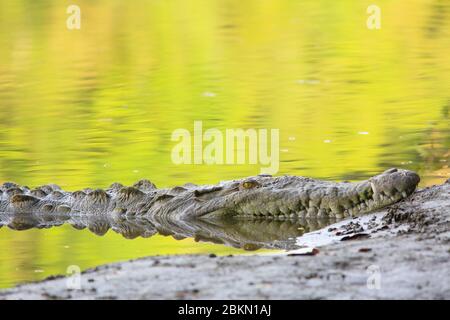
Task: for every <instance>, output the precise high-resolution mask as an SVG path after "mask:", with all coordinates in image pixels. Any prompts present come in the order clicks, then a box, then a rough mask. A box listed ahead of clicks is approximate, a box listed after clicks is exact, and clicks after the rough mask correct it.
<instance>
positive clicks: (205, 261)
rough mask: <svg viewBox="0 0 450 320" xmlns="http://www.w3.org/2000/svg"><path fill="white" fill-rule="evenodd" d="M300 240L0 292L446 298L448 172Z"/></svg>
mask: <svg viewBox="0 0 450 320" xmlns="http://www.w3.org/2000/svg"><path fill="white" fill-rule="evenodd" d="M316 239H320V241H321V243H319V242H320V241H319V242H317V243H315V241H316ZM298 241H304V242H305V244H308V245H310V246H314V244H316V246H315V247H316V249H314V250H312V249H311V248H310V249H305V250H299V251H294V252H290V253H289V252H288V253H285V254H274V255H242V256H220V257H216V256H214V255H212V256H207V255H183V256H161V257H148V258H143V259H138V260H134V261H126V262H120V263H114V264H109V265H104V266H99V267H97V268H94V269H90V270H86V271H84V272H83V273H82V274H81V275H80V277H79V279H80V281H81V282H80V284H81V285H80V288H79V289H73V288H72V289H71V287H73V283H74V278H66V277H52V278H51V279H47V280H44V281H40V282H36V283H30V284H25V285H20V286H17V287H15V288H12V289H8V290H3V291H0V299H354V298H363V299H371V298H388V299H450V274H449V270H450V259H449V257H450V245H449V244H450V183H449V182H447V183H445V184H443V185H440V186H434V187H431V188H427V189H424V190H421V191H419V192H416V193H415V194H414V195H413V196H412V197H410V198H409V199H407V200H404V201H402V202H401V203H399V204H396V205H394V206H392V207H390V208H389V209H388V210H385V211H382V212H379V213H376V214H374V215H371V216H366V217H362V218H357V219H352V220H350V221H345V222H341V223H339V224H336V225H334V226H333V225H332V226H329V227H327V228H325V229H322V230H320V231H317V232H314V233H313V234H310V235H307V236H306V237H301V238H299V240H298ZM75 280H76V279H75Z"/></svg>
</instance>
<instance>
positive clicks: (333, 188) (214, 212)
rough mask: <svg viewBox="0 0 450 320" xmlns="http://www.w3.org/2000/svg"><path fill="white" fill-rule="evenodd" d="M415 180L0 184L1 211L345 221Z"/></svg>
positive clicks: (395, 196)
mask: <svg viewBox="0 0 450 320" xmlns="http://www.w3.org/2000/svg"><path fill="white" fill-rule="evenodd" d="M419 181H420V177H419V175H418V174H417V173H415V172H413V171H409V170H405V169H396V168H392V169H388V170H386V171H384V172H382V173H381V174H378V175H375V176H373V177H371V178H369V179H367V180H364V181H361V182H347V181H345V182H332V181H324V180H318V179H312V178H307V177H300V176H279V177H272V176H270V175H258V176H252V177H248V178H243V179H238V180H231V181H222V182H220V183H218V184H215V185H195V184H192V183H187V184H185V185H182V186H176V187H173V188H162V189H158V188H156V186H155V185H154V184H153V183H152V182H150V181H149V180H140V181H138V182H136V183H135V184H134V185H132V186H124V185H122V184H120V183H113V184H112V185H111V186H110V187H109V188H107V189H105V190H103V189H90V188H87V189H84V190H79V191H74V192H68V191H63V190H62V189H61V188H60V187H59V186H57V185H54V184H49V185H44V186H40V187H37V188H34V189H30V188H28V187H26V186H20V185H17V184H15V183H11V182H6V183H4V184H3V185H2V186H1V187H0V212H3V213H9V214H13V215H17V214H23V213H41V214H66V215H110V216H138V217H139V216H144V217H150V218H152V219H158V220H163V221H164V220H183V219H184V220H186V219H197V218H198V219H213V218H217V217H237V218H244V219H245V218H247V219H272V220H285V219H299V218H346V217H353V216H358V215H361V214H365V213H368V212H371V211H375V210H378V209H381V208H383V207H386V206H388V205H391V204H393V203H396V202H398V201H400V200H402V199H404V198H406V197H408V196H409V195H411V194H412V193H413V192H414V190H415V189H416V187H417V185H418V183H419Z"/></svg>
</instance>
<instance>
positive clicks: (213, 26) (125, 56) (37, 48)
mask: <svg viewBox="0 0 450 320" xmlns="http://www.w3.org/2000/svg"><path fill="white" fill-rule="evenodd" d="M372 3H373V1H365V0H363V1H358V2H355V1H350V0H348V1H347V0H345V1H326V0H320V1H299V0H295V1H294V0H285V1H283V0H271V1H269V0H258V1H256V0H250V1H237V0H224V1H206V0H192V1H183V0H177V1H161V0H154V1H152V0H147V1H145V0H137V1H119V0H115V1H107V0H98V1H88V0H84V1H83V0H78V1H76V4H77V5H79V6H80V8H81V12H82V25H81V30H68V29H67V28H66V18H67V16H68V15H67V14H66V8H67V6H68V5H69V4H72V2H68V1H56V0H46V1H39V2H36V1H31V0H23V1H0V30H1V32H0V182H3V181H15V182H17V183H20V184H24V185H30V186H36V185H40V184H45V183H49V182H53V183H57V184H59V185H61V186H62V187H64V188H66V189H69V190H75V189H78V188H82V187H86V186H91V187H105V186H107V185H109V184H110V183H111V182H114V181H120V182H122V183H124V184H131V183H133V182H135V181H136V180H139V179H140V178H142V177H145V178H148V179H150V180H152V181H153V182H154V183H155V184H156V185H157V186H161V187H163V186H173V185H176V184H180V183H185V182H195V183H214V182H217V181H219V180H223V179H232V178H235V177H241V176H247V175H253V174H257V173H259V169H260V166H259V165H241V166H236V165H222V166H219V165H212V166H211V165H209V166H208V165H179V166H177V165H174V164H173V163H172V162H171V157H170V151H171V148H172V147H173V142H172V141H171V140H170V136H171V133H172V131H173V130H175V129H177V128H186V129H189V130H192V126H193V122H194V121H195V120H202V121H203V124H204V127H206V128H218V129H220V130H225V129H226V128H255V129H259V128H267V129H270V128H279V129H280V161H281V162H280V171H279V174H295V175H305V176H312V177H317V178H327V179H337V180H341V179H350V180H358V179H363V178H366V177H368V176H370V175H373V174H375V173H377V172H380V171H382V170H384V169H386V168H389V167H403V168H408V169H413V170H416V171H418V172H419V173H420V174H421V176H422V185H427V184H431V183H437V182H442V181H444V180H445V179H446V178H448V177H449V173H450V170H449V168H448V163H449V161H450V160H449V158H450V154H449V150H450V148H449V146H450V134H449V131H450V128H449V123H450V122H449V109H450V60H449V59H448V57H449V56H450V41H449V38H450V16H449V15H450V3H449V2H448V1H445V0H435V1H433V0H413V1H392V0H379V1H377V5H379V6H380V8H381V10H382V27H381V29H380V30H369V29H367V27H366V19H367V17H368V15H367V13H366V9H367V7H368V6H369V5H370V4H372ZM69 234H70V237H72V236H73V232H69V231H67V230H66V229H65V228H60V229H58V230H57V229H52V230H47V231H45V232H43V231H38V230H33V231H26V232H13V231H9V230H7V229H6V228H2V229H0V254H1V256H0V258H1V263H0V271H1V273H0V286H5V285H6V284H8V285H10V284H11V283H12V281H9V282H8V281H7V280H5V279H8V278H14V279H20V280H24V279H37V278H40V277H42V276H43V275H41V274H40V273H39V272H38V273H32V270H33V268H34V267H35V266H39V265H40V264H42V263H44V264H45V265H46V266H48V269H51V270H52V272H63V270H65V266H66V265H67V263H70V261H71V259H74V260H76V259H78V260H79V261H82V263H81V264H82V265H83V266H91V265H93V264H96V263H99V262H109V261H114V260H119V259H122V258H123V259H125V258H130V257H138V256H141V255H144V254H156V253H160V254H166V253H183V252H212V251H214V252H216V251H217V252H219V251H220V252H231V251H233V250H231V249H225V248H222V247H220V248H219V247H216V246H212V245H206V244H205V245H202V246H198V245H194V244H192V242H191V241H190V240H185V241H184V242H175V241H172V242H171V240H169V239H168V238H157V237H154V238H152V239H138V240H132V241H130V240H128V241H127V240H122V239H121V238H120V237H119V236H118V235H108V236H107V237H104V238H99V237H96V238H92V236H86V235H82V234H84V233H81V232H80V235H79V238H78V239H76V241H75V240H74V239H67V238H65V237H66V236H68V235H69ZM75 242H76V246H78V247H79V248H80V251H71V250H67V249H64V248H63V246H64V245H65V244H66V243H69V244H68V245H71V246H72V248H73V246H74V243H75ZM100 242H101V244H100ZM83 248H84V249H83ZM96 248H99V249H98V251H95V250H97V249H96ZM100 248H101V249H100ZM117 248H120V251H118V250H117ZM154 248H158V249H154ZM227 250H229V251H227ZM74 255H76V259H75V258H73V257H74ZM65 256H66V257H67V258H62V257H65ZM70 257H72V258H70ZM78 260H77V261H78ZM83 261H84V262H83ZM63 267H64V268H63ZM16 268H18V269H17V270H16ZM52 268H53V269H52ZM46 269H47V268H46ZM17 274H20V276H17Z"/></svg>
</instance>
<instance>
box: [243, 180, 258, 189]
mask: <svg viewBox="0 0 450 320" xmlns="http://www.w3.org/2000/svg"><path fill="white" fill-rule="evenodd" d="M257 185H258V184H257V183H256V182H255V181H245V182H244V183H242V188H243V189H252V188H254V187H256V186H257Z"/></svg>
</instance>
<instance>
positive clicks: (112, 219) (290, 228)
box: [0, 214, 335, 250]
mask: <svg viewBox="0 0 450 320" xmlns="http://www.w3.org/2000/svg"><path fill="white" fill-rule="evenodd" d="M334 221H335V219H313V220H311V221H308V220H305V219H298V220H295V221H292V220H285V221H269V220H236V219H214V220H202V219H187V220H178V221H176V222H175V221H171V220H160V221H158V220H155V219H151V218H149V217H126V216H110V215H72V216H69V215H65V214H0V226H2V225H6V226H8V227H9V228H10V229H13V230H27V229H30V228H37V229H43V228H51V227H57V226H61V225H63V224H69V225H71V226H73V227H74V228H75V229H78V230H81V229H85V228H87V229H88V230H90V231H91V232H93V233H95V234H96V235H99V236H103V235H104V234H105V233H106V232H108V230H110V229H112V230H113V231H115V232H117V233H119V234H121V235H122V236H124V237H125V238H127V239H134V238H136V237H139V236H140V237H144V238H147V237H151V236H153V235H154V234H156V233H159V234H161V235H165V236H169V235H170V236H172V237H173V238H175V239H177V240H181V239H184V238H187V237H189V238H194V239H195V240H196V241H208V242H213V243H219V244H225V245H228V246H232V247H236V248H243V249H245V250H256V249H259V248H262V247H264V248H278V249H294V248H297V246H296V244H295V238H296V237H299V236H301V235H302V234H303V233H304V232H309V231H313V230H316V229H318V228H321V227H323V226H326V225H328V224H329V223H332V222H334Z"/></svg>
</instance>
